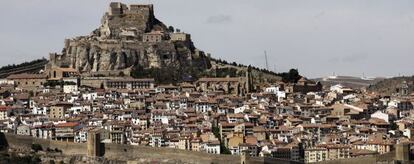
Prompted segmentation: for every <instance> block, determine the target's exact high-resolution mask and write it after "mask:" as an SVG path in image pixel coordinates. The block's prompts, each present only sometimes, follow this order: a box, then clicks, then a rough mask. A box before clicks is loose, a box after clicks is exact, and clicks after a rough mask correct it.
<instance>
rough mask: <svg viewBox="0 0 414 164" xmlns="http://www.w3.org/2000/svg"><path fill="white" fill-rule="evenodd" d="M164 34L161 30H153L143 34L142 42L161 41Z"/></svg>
mask: <svg viewBox="0 0 414 164" xmlns="http://www.w3.org/2000/svg"><path fill="white" fill-rule="evenodd" d="M163 38H164V34H163V33H162V32H161V31H151V32H149V33H145V34H143V35H142V42H150V43H157V42H161V41H162V40H163Z"/></svg>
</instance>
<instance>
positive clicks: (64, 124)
mask: <svg viewBox="0 0 414 164" xmlns="http://www.w3.org/2000/svg"><path fill="white" fill-rule="evenodd" d="M78 125H79V122H66V123H60V124H57V125H56V127H59V128H66V127H75V126H78Z"/></svg>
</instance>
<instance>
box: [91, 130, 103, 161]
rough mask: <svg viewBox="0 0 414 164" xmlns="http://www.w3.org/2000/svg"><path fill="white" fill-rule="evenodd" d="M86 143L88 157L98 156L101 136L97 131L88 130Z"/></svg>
mask: <svg viewBox="0 0 414 164" xmlns="http://www.w3.org/2000/svg"><path fill="white" fill-rule="evenodd" d="M87 144H88V145H87V148H88V150H87V152H88V156H89V157H99V156H101V155H102V150H101V136H100V134H99V132H98V131H96V130H91V131H89V132H88V139H87Z"/></svg>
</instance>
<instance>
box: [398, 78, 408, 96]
mask: <svg viewBox="0 0 414 164" xmlns="http://www.w3.org/2000/svg"><path fill="white" fill-rule="evenodd" d="M399 91H400V92H399V95H400V96H408V84H407V82H406V81H403V83H402V84H401V86H400V88H399Z"/></svg>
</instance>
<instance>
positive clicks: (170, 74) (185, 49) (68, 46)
mask: <svg viewBox="0 0 414 164" xmlns="http://www.w3.org/2000/svg"><path fill="white" fill-rule="evenodd" d="M216 61H217V60H215V59H213V58H211V57H210V56H209V55H206V53H204V52H203V51H201V50H198V49H197V48H196V47H195V46H194V44H193V42H192V40H191V35H190V34H186V33H183V32H180V31H179V30H174V28H173V27H171V26H167V25H165V24H164V23H162V22H161V21H160V20H158V19H157V18H156V17H155V16H154V9H153V6H152V5H125V4H122V3H118V2H113V3H111V4H110V6H109V9H108V11H107V12H105V14H104V16H103V17H102V19H101V25H100V26H99V27H98V28H97V29H95V30H93V32H92V33H91V34H90V35H87V36H79V37H75V38H71V39H66V40H65V45H64V48H63V50H62V53H60V54H57V53H52V54H50V62H49V64H48V65H47V67H46V68H52V67H71V68H75V69H76V70H78V71H79V72H80V73H81V74H82V75H83V76H124V75H130V76H132V77H135V78H142V77H152V78H155V80H156V81H157V82H163V83H170V82H178V81H185V80H195V79H197V78H199V77H204V76H213V77H222V75H218V74H217V72H221V74H224V76H245V73H246V71H247V66H239V65H237V64H236V65H235V66H232V65H230V64H227V63H221V62H216ZM212 63H215V64H214V65H215V67H212V65H213V64H212ZM217 68H218V69H219V70H218V71H217ZM223 70H224V71H223ZM234 70H236V71H234ZM252 70H253V71H252V74H251V75H252V77H253V79H257V78H258V79H261V80H259V81H267V80H270V81H277V80H280V77H279V76H277V75H276V74H275V73H273V74H272V73H269V72H264V71H262V70H259V69H252Z"/></svg>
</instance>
